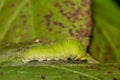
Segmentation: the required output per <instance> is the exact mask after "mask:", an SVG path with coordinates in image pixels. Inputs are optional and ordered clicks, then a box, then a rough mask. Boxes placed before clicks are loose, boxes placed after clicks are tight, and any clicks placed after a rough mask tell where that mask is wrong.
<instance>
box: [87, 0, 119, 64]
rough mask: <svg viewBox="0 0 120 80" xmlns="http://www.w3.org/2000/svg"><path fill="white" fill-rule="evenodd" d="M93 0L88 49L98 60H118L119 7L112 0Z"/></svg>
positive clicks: (108, 61)
mask: <svg viewBox="0 0 120 80" xmlns="http://www.w3.org/2000/svg"><path fill="white" fill-rule="evenodd" d="M93 2H94V5H93V17H94V25H93V26H94V27H93V34H92V41H91V44H90V48H89V51H90V53H91V54H92V55H93V56H94V57H95V58H96V59H98V60H99V61H100V62H107V63H112V62H113V63H114V62H115V63H116V62H120V54H119V53H120V50H119V48H120V44H119V39H120V38H119V35H120V32H119V30H120V28H119V26H120V23H119V17H120V15H119V14H120V9H119V7H118V6H117V5H116V4H115V3H114V2H113V1H112V0H106V1H104V2H103V1H101V0H94V1H93ZM104 3H106V4H104Z"/></svg>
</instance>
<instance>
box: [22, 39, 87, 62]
mask: <svg viewBox="0 0 120 80" xmlns="http://www.w3.org/2000/svg"><path fill="white" fill-rule="evenodd" d="M68 58H70V59H72V60H86V59H87V54H86V51H85V49H84V47H83V45H82V44H81V43H80V41H78V40H76V39H66V40H64V41H57V42H56V43H54V44H49V45H48V44H47V45H41V46H35V47H32V48H30V49H28V50H27V51H25V53H24V54H23V55H22V61H23V62H24V63H28V62H29V61H32V60H37V61H43V60H56V61H57V60H65V61H66V60H67V59H68Z"/></svg>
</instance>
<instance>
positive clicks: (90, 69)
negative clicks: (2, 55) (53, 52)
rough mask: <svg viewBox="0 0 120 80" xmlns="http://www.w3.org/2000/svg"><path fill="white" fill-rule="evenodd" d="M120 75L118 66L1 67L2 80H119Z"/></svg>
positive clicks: (46, 65) (0, 75)
mask: <svg viewBox="0 0 120 80" xmlns="http://www.w3.org/2000/svg"><path fill="white" fill-rule="evenodd" d="M108 67H109V68H108ZM119 73H120V71H119V65H118V64H106V65H95V64H53V65H51V64H42V65H24V66H11V67H1V68H0V79H1V80H8V79H10V80H11V79H14V80H18V78H19V79H20V80H26V79H29V80H33V79H34V80H35V79H37V80H114V79H115V80H119V79H120V76H119V75H120V74H119Z"/></svg>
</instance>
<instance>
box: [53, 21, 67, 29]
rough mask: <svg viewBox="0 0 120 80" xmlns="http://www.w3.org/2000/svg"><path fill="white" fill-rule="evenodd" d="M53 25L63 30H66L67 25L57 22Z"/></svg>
mask: <svg viewBox="0 0 120 80" xmlns="http://www.w3.org/2000/svg"><path fill="white" fill-rule="evenodd" d="M53 24H54V25H57V26H59V27H61V28H65V25H64V24H62V23H61V22H57V21H55V22H54V23H53Z"/></svg>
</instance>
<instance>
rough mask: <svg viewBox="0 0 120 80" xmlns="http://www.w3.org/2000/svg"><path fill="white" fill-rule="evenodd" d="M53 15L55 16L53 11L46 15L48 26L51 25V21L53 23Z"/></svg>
mask: <svg viewBox="0 0 120 80" xmlns="http://www.w3.org/2000/svg"><path fill="white" fill-rule="evenodd" d="M52 16H53V14H52V13H50V14H47V15H45V19H46V26H49V25H50V23H51V21H50V19H51V17H52Z"/></svg>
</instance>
